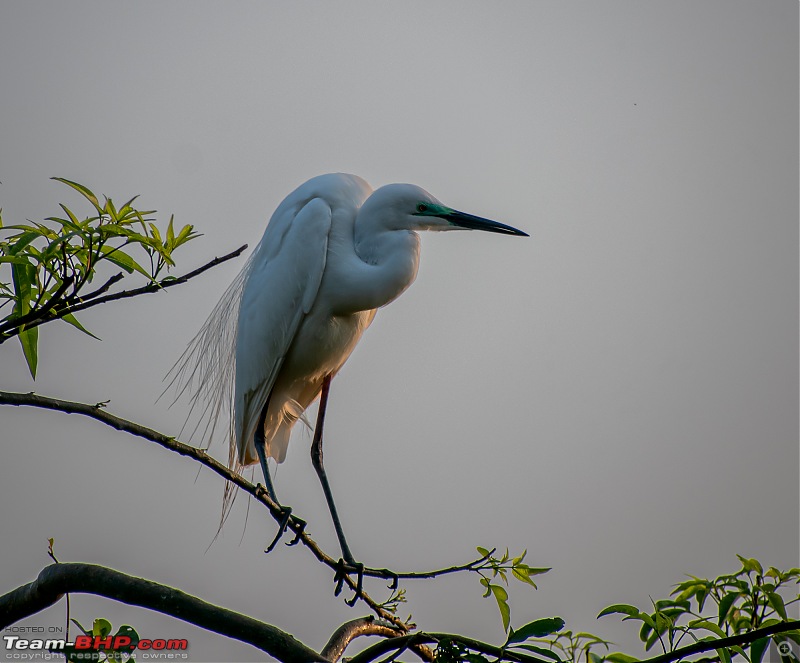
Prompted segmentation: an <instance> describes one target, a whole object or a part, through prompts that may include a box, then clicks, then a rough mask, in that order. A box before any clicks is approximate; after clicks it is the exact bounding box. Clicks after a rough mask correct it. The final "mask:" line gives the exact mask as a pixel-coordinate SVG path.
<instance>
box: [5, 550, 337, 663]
mask: <svg viewBox="0 0 800 663" xmlns="http://www.w3.org/2000/svg"><path fill="white" fill-rule="evenodd" d="M76 592H80V593H88V594H97V595H98V596H105V597H107V598H110V599H114V600H116V601H120V602H122V603H127V604H129V605H135V606H139V607H141V608H148V609H150V610H155V611H157V612H161V613H164V614H166V615H171V616H173V617H177V618H178V619H182V620H183V621H185V622H189V623H191V624H195V625H196V626H200V627H201V628H205V629H208V630H209V631H213V632H214V633H219V634H220V635H225V636H227V637H229V638H233V639H235V640H240V641H242V642H246V643H247V644H250V645H253V646H254V647H257V648H258V649H261V650H262V651H265V652H267V653H268V654H270V655H271V656H274V657H275V658H277V659H279V660H281V661H285V662H293V661H297V662H298V663H306V662H307V661H319V662H322V663H324V662H325V661H326V659H324V658H323V657H322V656H320V655H319V654H317V653H316V652H315V651H313V650H312V649H309V648H308V647H306V646H305V645H304V644H302V643H301V642H299V641H298V640H295V638H293V637H292V636H291V635H290V634H289V633H286V632H284V631H282V630H280V629H279V628H277V627H275V626H272V625H270V624H265V623H264V622H260V621H258V620H255V619H253V618H252V617H247V616H246V615H242V614H240V613H238V612H234V611H233V610H228V609H227V608H221V607H219V606H215V605H212V604H211V603H207V602H205V601H203V600H201V599H198V598H197V597H195V596H191V595H190V594H186V593H185V592H182V591H180V590H178V589H174V588H172V587H168V586H166V585H161V584H159V583H156V582H152V581H150V580H145V579H144V578H135V577H134V576H129V575H127V574H125V573H121V572H119V571H115V570H114V569H109V568H106V567H104V566H98V565H96V564H74V563H73V564H51V565H50V566H47V567H45V568H44V569H43V570H42V572H41V573H40V574H39V576H38V577H37V578H36V580H34V581H33V582H31V583H28V584H27V585H22V586H21V587H18V588H17V589H15V590H13V591H11V592H9V593H8V594H5V595H3V596H0V630H2V629H4V628H5V627H7V626H8V625H9V624H13V623H14V622H16V621H19V620H20V619H23V618H24V617H28V616H30V615H33V614H35V613H37V612H39V611H41V610H44V609H45V608H47V607H49V606H51V605H53V604H54V603H56V602H57V601H58V600H59V599H60V598H61V597H62V595H64V594H66V593H76Z"/></svg>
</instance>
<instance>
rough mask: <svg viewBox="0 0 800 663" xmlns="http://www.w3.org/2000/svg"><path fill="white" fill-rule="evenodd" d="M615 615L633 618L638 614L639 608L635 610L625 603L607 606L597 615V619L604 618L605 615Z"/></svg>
mask: <svg viewBox="0 0 800 663" xmlns="http://www.w3.org/2000/svg"><path fill="white" fill-rule="evenodd" d="M616 613H620V614H623V615H628V616H629V617H635V616H636V615H638V614H639V608H636V607H634V606H632V605H628V604H627V603H615V604H614V605H610V606H608V607H607V608H605V609H604V610H603V611H602V612H601V613H600V614H599V615H597V619H600V617H605V616H606V615H613V614H616Z"/></svg>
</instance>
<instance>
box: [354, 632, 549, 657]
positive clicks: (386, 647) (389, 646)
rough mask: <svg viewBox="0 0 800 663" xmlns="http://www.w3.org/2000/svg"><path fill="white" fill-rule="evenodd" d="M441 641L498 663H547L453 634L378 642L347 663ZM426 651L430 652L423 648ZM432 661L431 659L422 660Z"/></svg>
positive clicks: (401, 637) (397, 638)
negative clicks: (482, 655) (449, 642)
mask: <svg viewBox="0 0 800 663" xmlns="http://www.w3.org/2000/svg"><path fill="white" fill-rule="evenodd" d="M443 640H450V641H452V642H458V643H460V644H462V645H464V646H466V647H468V648H469V649H471V650H473V651H477V652H480V653H482V654H488V655H489V656H496V657H497V660H498V661H511V663H547V662H546V661H545V659H541V658H536V657H535V656H529V655H527V654H520V653H519V652H515V651H509V650H507V649H504V648H502V647H496V646H495V645H490V644H488V643H486V642H481V641H480V640H473V639H472V638H467V637H465V636H463V635H457V634H454V633H423V632H420V633H410V634H408V635H403V636H400V637H395V638H392V639H390V640H384V641H382V642H378V643H376V644H374V645H372V646H371V647H367V648H366V649H365V650H364V651H362V652H361V653H360V654H356V655H355V656H353V657H352V658H350V659H349V660H348V663H369V662H370V661H374V660H375V659H376V658H378V656H381V655H382V654H386V653H388V652H390V651H394V650H397V651H398V652H399V651H402V650H405V649H413V650H415V651H417V649H418V648H419V647H421V646H422V645H424V644H438V643H439V642H441V641H443ZM425 649H426V650H427V651H430V649H428V648H427V647H425ZM424 660H432V659H424Z"/></svg>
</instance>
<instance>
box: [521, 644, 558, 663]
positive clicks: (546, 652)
mask: <svg viewBox="0 0 800 663" xmlns="http://www.w3.org/2000/svg"><path fill="white" fill-rule="evenodd" d="M514 648H516V649H525V650H527V651H529V652H533V653H534V654H539V656H546V657H547V658H551V659H553V660H554V661H558V663H563V662H562V660H561V658H560V657H559V655H558V654H556V653H555V652H554V651H552V650H550V649H545V648H544V647H537V646H536V645H528V644H524V645H514Z"/></svg>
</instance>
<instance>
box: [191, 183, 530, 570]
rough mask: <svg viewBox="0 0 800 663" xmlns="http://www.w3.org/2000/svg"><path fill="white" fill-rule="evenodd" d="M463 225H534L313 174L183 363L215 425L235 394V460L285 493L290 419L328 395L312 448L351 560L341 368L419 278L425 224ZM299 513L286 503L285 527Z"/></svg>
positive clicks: (415, 192) (419, 193)
mask: <svg viewBox="0 0 800 663" xmlns="http://www.w3.org/2000/svg"><path fill="white" fill-rule="evenodd" d="M457 229H469V230H485V231H489V232H494V233H503V234H507V235H521V236H527V235H526V233H524V232H522V231H520V230H517V229H516V228H512V227H510V226H506V225H503V224H502V223H497V222H495V221H489V220H488V219H483V218H480V217H477V216H472V215H471V214H465V213H463V212H458V211H456V210H454V209H451V208H450V207H446V206H445V205H443V204H442V203H441V202H439V201H438V200H437V199H436V198H434V197H433V196H431V195H430V194H429V193H427V192H426V191H425V190H423V189H421V188H419V187H418V186H414V185H411V184H390V185H387V186H384V187H381V188H379V189H377V190H376V191H373V190H372V188H371V187H370V186H369V185H368V184H367V183H366V182H365V181H364V180H363V179H361V178H360V177H356V176H355V175H346V174H341V173H339V174H330V175H321V176H319V177H315V178H313V179H311V180H309V181H308V182H306V183H305V184H303V185H301V186H300V187H299V188H297V189H296V190H295V191H293V192H292V193H290V194H289V195H288V196H287V197H286V199H285V200H284V201H283V202H282V203H281V204H280V205H279V206H278V208H277V209H276V210H275V213H274V214H273V215H272V218H271V219H270V221H269V224H268V225H267V229H266V231H265V232H264V236H263V238H262V239H261V242H260V243H259V245H258V246H257V247H256V249H255V251H254V252H253V254H252V256H251V257H250V259H249V261H248V263H247V264H246V265H245V267H244V269H243V270H242V272H241V274H240V275H239V278H237V280H236V281H235V282H234V284H233V285H232V286H231V288H229V290H228V291H227V292H226V294H225V295H224V296H223V299H222V300H221V301H220V303H219V304H218V305H217V307H216V308H215V310H214V312H213V313H212V315H211V317H210V318H209V320H208V321H207V322H206V324H205V326H204V327H203V329H202V330H201V332H200V333H199V334H198V335H197V337H195V340H194V341H193V344H192V346H190V348H189V350H187V353H185V355H184V358H183V359H182V361H181V362H179V364H181V368H180V371H183V370H185V369H186V368H187V366H188V367H189V373H190V374H189V376H188V378H189V379H188V382H191V381H192V380H193V379H197V380H198V382H199V388H198V389H197V391H196V392H195V399H198V398H200V399H201V400H205V401H206V404H207V407H208V408H209V409H208V410H207V412H208V413H210V415H211V419H212V421H213V424H212V433H213V425H215V424H216V420H217V417H218V416H219V415H220V414H221V413H222V412H223V410H224V409H226V408H231V404H232V417H231V419H232V421H231V427H230V445H231V446H230V461H231V464H232V465H234V466H237V465H251V464H253V463H255V462H256V461H259V462H260V464H261V469H262V471H263V473H264V482H265V486H266V489H267V492H268V493H269V495H270V497H271V498H272V499H273V500H274V501H275V502H276V503H278V500H277V497H276V495H275V490H274V488H273V486H272V481H271V480H270V474H269V468H268V467H267V458H268V457H272V458H274V459H275V461H276V462H278V463H281V462H283V460H284V458H285V457H286V448H287V446H288V444H289V436H290V433H291V431H292V427H293V426H294V424H295V423H296V422H297V420H298V419H301V418H302V419H304V412H305V410H306V408H308V407H309V406H310V405H311V403H313V402H314V401H315V400H316V399H317V397H320V405H319V411H318V415H317V425H316V428H315V431H314V438H313V442H312V445H311V458H312V463H313V465H314V468H315V470H316V472H317V474H318V476H319V480H320V483H321V484H322V488H323V491H324V493H325V499H326V500H327V502H328V508H329V510H330V513H331V517H332V519H333V524H334V527H335V529H336V535H337V537H338V539H339V544H340V546H341V549H342V557H343V560H344V561H345V562H347V563H348V564H350V565H356V562H355V560H354V558H353V555H352V554H351V552H350V549H349V547H348V546H347V542H346V540H345V536H344V532H343V530H342V526H341V523H340V520H339V517H338V515H337V513H336V507H335V505H334V502H333V497H332V494H331V490H330V486H329V484H328V480H327V477H326V475H325V468H324V466H323V461H322V430H323V425H324V417H325V408H326V405H327V399H328V390H329V388H330V383H331V379H332V378H333V377H334V376H335V375H336V373H337V372H338V371H339V369H341V367H342V365H343V364H344V362H345V361H346V360H347V358H348V357H349V356H350V353H351V352H352V351H353V349H354V348H355V346H356V343H358V340H359V339H360V338H361V335H362V334H363V333H364V331H365V330H366V328H367V327H369V325H370V323H371V322H372V320H373V318H374V317H375V313H376V311H377V309H378V308H380V307H382V306H385V305H386V304H388V303H389V302H391V301H393V300H394V299H395V298H397V297H398V296H399V295H401V294H402V293H403V292H404V291H405V290H406V288H408V287H409V286H410V285H411V284H412V283H413V281H414V279H415V278H416V275H417V268H418V265H419V251H420V244H419V236H418V235H417V233H416V232H415V231H418V230H457ZM192 364H196V366H194V368H192ZM234 366H235V369H234ZM179 377H180V376H179ZM181 379H182V378H181ZM231 383H233V388H231ZM229 414H230V411H229ZM289 513H290V511H289V510H288V509H286V514H287V515H286V519H285V520H284V524H283V526H282V528H281V532H282V531H283V529H284V528H285V524H286V520H288V517H289ZM278 536H280V532H279V535H278ZM276 541H277V538H276ZM273 545H274V542H273ZM271 547H272V546H270V548H271Z"/></svg>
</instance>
